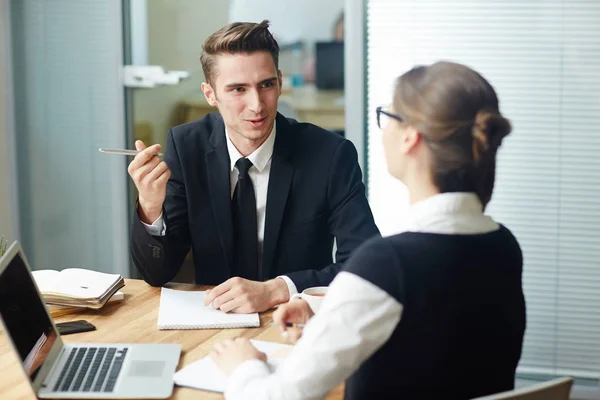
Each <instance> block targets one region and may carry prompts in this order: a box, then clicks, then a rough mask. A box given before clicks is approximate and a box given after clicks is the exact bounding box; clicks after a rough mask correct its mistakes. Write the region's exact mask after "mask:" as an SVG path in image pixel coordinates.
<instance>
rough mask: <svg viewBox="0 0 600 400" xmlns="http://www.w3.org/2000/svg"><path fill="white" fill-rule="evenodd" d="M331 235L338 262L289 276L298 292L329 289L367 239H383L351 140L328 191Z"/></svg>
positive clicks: (337, 156)
mask: <svg viewBox="0 0 600 400" xmlns="http://www.w3.org/2000/svg"><path fill="white" fill-rule="evenodd" d="M327 202H328V204H329V219H328V226H329V231H330V232H331V234H332V235H333V236H334V237H335V240H336V245H337V251H336V257H335V259H336V262H335V263H333V264H331V265H328V266H327V267H325V268H323V269H321V270H316V269H311V270H306V271H298V272H293V273H290V274H287V276H288V277H289V278H290V279H291V280H292V281H293V282H294V284H295V285H296V288H297V289H298V291H299V292H301V291H302V290H304V289H306V288H308V287H312V286H327V285H329V284H330V283H331V281H332V280H333V278H335V276H336V274H337V273H338V272H339V271H340V270H341V269H342V267H343V265H344V263H345V262H346V260H348V258H349V257H350V254H352V252H353V251H354V250H355V249H356V248H358V246H360V245H361V244H362V243H363V242H365V241H366V240H367V239H370V238H372V237H374V236H380V234H379V230H378V229H377V226H376V225H375V220H374V218H373V213H372V212H371V207H370V206H369V203H368V201H367V196H366V193H365V185H364V183H363V181H362V172H361V170H360V165H359V164H358V155H357V153H356V149H355V148H354V145H353V144H352V142H350V141H349V140H343V141H342V142H341V143H340V145H339V146H338V147H337V149H336V151H335V153H334V156H333V161H332V163H331V167H330V170H329V179H328V187H327Z"/></svg>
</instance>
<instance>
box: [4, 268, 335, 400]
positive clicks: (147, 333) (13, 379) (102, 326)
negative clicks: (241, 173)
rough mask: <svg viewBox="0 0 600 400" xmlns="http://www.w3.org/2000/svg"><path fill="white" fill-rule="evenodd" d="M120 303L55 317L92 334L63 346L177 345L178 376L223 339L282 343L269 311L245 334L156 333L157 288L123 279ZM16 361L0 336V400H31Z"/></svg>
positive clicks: (178, 394) (194, 393)
mask: <svg viewBox="0 0 600 400" xmlns="http://www.w3.org/2000/svg"><path fill="white" fill-rule="evenodd" d="M168 287H170V288H174V289H181V290H193V289H206V287H199V286H196V285H189V284H170V285H168ZM122 290H123V291H124V292H125V300H124V301H123V302H121V303H115V304H110V305H106V306H105V307H104V308H103V309H101V310H89V311H85V312H81V313H74V314H70V315H65V316H62V317H57V318H56V319H55V321H56V322H64V321H73V320H76V319H86V320H88V321H89V322H91V323H92V324H94V325H95V326H96V328H97V330H95V331H92V332H83V333H77V334H74V335H67V336H64V337H63V341H64V342H66V343H73V342H99V343H106V342H121V343H179V344H181V359H180V360H179V365H178V367H177V370H179V369H181V368H183V367H184V366H186V365H188V364H190V363H192V362H194V361H196V360H199V359H201V358H202V357H204V356H206V355H207V354H208V353H209V352H210V350H211V349H212V346H213V345H214V343H216V342H220V341H222V340H224V339H226V338H233V337H237V336H245V337H248V338H254V339H260V340H267V341H271V342H279V343H285V341H283V340H282V338H281V336H280V335H279V333H278V332H277V329H276V328H274V327H271V326H269V325H268V323H269V322H270V321H271V314H272V311H267V312H265V313H262V314H261V315H260V325H261V326H260V328H249V329H201V330H173V331H159V330H158V329H157V327H156V320H157V317H158V305H159V299H160V288H154V287H151V286H149V285H147V284H146V283H145V282H144V281H141V280H136V279H127V280H126V285H125V287H124V288H123V289H122ZM18 362H19V360H18V359H17V357H16V356H15V354H14V353H13V351H12V349H10V345H9V344H8V339H7V338H6V336H5V335H4V333H0V373H1V374H2V379H0V399H35V398H36V397H35V395H34V393H33V391H32V390H31V386H30V385H29V381H28V378H27V377H26V376H25V374H24V373H23V370H22V369H21V368H20V367H19V365H18ZM171 398H172V399H222V398H223V396H222V395H220V394H217V393H211V392H204V391H200V390H195V389H189V388H183V387H176V388H175V390H174V392H173V396H172V397H171ZM341 398H343V385H340V386H339V387H337V388H336V389H334V390H333V391H332V392H331V393H330V394H329V396H328V397H327V399H341Z"/></svg>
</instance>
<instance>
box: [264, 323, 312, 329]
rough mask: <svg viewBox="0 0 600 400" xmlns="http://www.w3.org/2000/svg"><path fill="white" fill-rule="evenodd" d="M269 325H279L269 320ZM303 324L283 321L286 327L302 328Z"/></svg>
mask: <svg viewBox="0 0 600 400" xmlns="http://www.w3.org/2000/svg"><path fill="white" fill-rule="evenodd" d="M269 325H271V326H279V325H278V324H276V323H275V322H271V323H270V324H269ZM304 325H306V324H297V323H295V322H286V323H285V326H286V328H304Z"/></svg>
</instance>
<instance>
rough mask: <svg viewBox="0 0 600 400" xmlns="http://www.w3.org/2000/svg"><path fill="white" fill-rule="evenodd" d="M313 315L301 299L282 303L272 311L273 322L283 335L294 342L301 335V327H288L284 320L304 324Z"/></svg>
mask: <svg viewBox="0 0 600 400" xmlns="http://www.w3.org/2000/svg"><path fill="white" fill-rule="evenodd" d="M312 316H313V312H312V310H311V309H310V307H309V305H308V303H307V302H306V301H304V300H302V299H295V300H293V301H290V302H289V303H286V304H282V305H280V306H279V308H277V310H275V312H274V313H273V322H275V324H276V325H277V326H278V327H279V330H280V331H281V332H282V334H283V335H284V337H286V338H287V339H288V340H289V341H290V342H292V343H294V344H295V343H296V342H297V341H298V340H299V339H300V337H301V336H302V329H301V328H288V327H286V325H285V324H286V322H294V323H297V324H304V323H306V322H308V320H309V319H310V318H311V317H312Z"/></svg>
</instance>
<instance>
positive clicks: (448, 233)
mask: <svg viewBox="0 0 600 400" xmlns="http://www.w3.org/2000/svg"><path fill="white" fill-rule="evenodd" d="M377 122H378V124H379V126H380V128H382V129H383V146H384V149H385V157H386V160H387V165H388V170H389V172H390V173H391V174H392V175H393V176H394V177H396V178H397V179H398V180H400V181H402V182H403V183H404V184H405V185H406V186H407V188H408V191H409V198H410V203H411V209H410V213H409V215H410V221H409V227H408V229H407V230H406V231H405V232H403V233H400V234H398V235H394V236H389V237H385V238H376V239H373V240H370V241H368V242H366V243H365V244H364V245H363V246H362V247H360V248H359V249H357V250H356V251H355V253H354V254H353V255H352V257H351V258H350V259H349V260H348V262H347V264H346V267H345V268H344V270H343V271H342V272H340V273H339V274H338V276H337V277H336V278H335V280H334V281H333V282H332V283H331V285H330V287H329V291H328V294H327V296H326V297H325V299H324V301H323V304H322V306H321V308H320V310H319V311H318V313H317V314H316V315H314V317H312V310H311V309H310V307H309V306H308V304H307V303H306V302H305V301H304V300H294V301H291V302H290V303H287V304H285V305H283V306H281V307H280V308H279V309H278V310H276V311H275V313H274V316H273V317H274V320H275V321H276V322H277V323H278V324H279V326H280V327H281V329H283V330H285V329H286V328H285V326H286V324H285V323H286V322H307V325H306V327H305V328H304V330H303V332H302V337H301V338H300V340H299V341H298V342H297V344H296V346H295V348H294V350H293V352H292V353H291V355H290V356H289V357H288V358H287V359H286V360H285V361H284V362H283V364H282V365H281V366H280V367H279V368H278V369H277V370H276V371H275V372H273V371H271V370H270V369H269V368H268V366H267V365H266V364H265V355H264V354H262V353H260V352H258V351H257V350H256V349H255V348H254V347H253V346H252V345H251V344H250V343H249V342H248V341H247V340H245V339H236V340H230V341H226V342H223V343H219V344H217V345H216V346H215V348H214V350H213V352H212V353H211V357H212V358H213V360H214V361H215V362H216V363H217V365H218V366H219V367H220V368H221V369H222V370H223V371H224V372H225V373H226V374H228V375H229V380H228V386H227V390H226V392H225V396H226V398H228V399H242V398H248V399H277V400H281V399H319V398H323V397H324V396H325V395H326V394H327V393H328V391H329V390H331V389H332V388H334V387H336V386H337V385H338V384H340V383H341V382H343V381H344V380H346V386H345V398H346V399H379V398H410V399H415V398H419V399H421V398H422V399H437V398H444V399H470V398H473V397H477V396H482V395H486V394H491V393H496V392H500V391H504V390H509V389H512V388H513V387H514V379H515V369H516V367H517V364H518V362H519V359H520V357H521V347H522V343H523V335H524V331H525V300H524V296H523V290H522V280H521V275H522V266H523V260H522V254H521V249H520V247H519V244H518V242H517V240H516V239H515V237H514V236H513V235H512V234H511V232H510V231H509V230H508V229H507V228H506V227H504V226H502V225H500V224H498V223H497V222H495V221H494V220H493V219H491V218H490V217H488V216H486V215H484V213H483V210H484V208H485V206H486V205H487V204H488V202H489V201H490V199H491V197H492V191H493V188H494V177H495V168H496V153H497V151H498V148H499V147H500V144H501V143H502V139H503V138H504V137H505V136H506V135H508V134H509V133H510V131H511V126H510V123H509V122H508V120H506V119H505V118H504V117H503V116H502V115H501V113H500V110H499V105H498V98H497V96H496V93H495V91H494V89H493V88H492V86H491V85H490V84H489V83H488V82H487V81H486V80H485V79H484V78H483V77H482V76H481V75H479V74H478V73H477V72H475V71H473V70H472V69H470V68H468V67H466V66H463V65H460V64H455V63H450V62H438V63H435V64H433V65H430V66H421V67H417V68H414V69H412V70H410V71H408V72H407V73H405V74H404V75H402V76H401V77H400V78H398V80H397V82H396V86H395V91H394V98H393V103H392V105H391V106H390V108H381V107H380V108H378V109H377ZM311 317H312V318H311Z"/></svg>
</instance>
